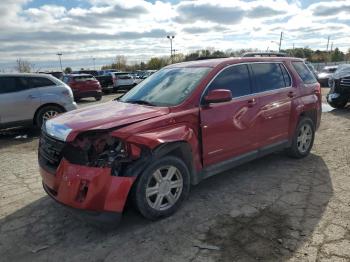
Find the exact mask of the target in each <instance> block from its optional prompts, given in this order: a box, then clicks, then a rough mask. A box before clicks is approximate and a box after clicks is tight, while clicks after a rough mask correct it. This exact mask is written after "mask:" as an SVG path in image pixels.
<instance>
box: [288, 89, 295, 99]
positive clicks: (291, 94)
mask: <svg viewBox="0 0 350 262" xmlns="http://www.w3.org/2000/svg"><path fill="white" fill-rule="evenodd" d="M287 96H288V97H290V98H293V97H295V93H294V92H293V91H290V92H288V94H287Z"/></svg>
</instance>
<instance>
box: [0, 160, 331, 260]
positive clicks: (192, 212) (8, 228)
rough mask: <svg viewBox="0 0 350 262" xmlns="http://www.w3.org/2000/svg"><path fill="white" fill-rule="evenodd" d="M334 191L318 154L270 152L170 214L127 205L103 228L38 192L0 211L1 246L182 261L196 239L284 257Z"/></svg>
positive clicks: (56, 254)
mask: <svg viewBox="0 0 350 262" xmlns="http://www.w3.org/2000/svg"><path fill="white" fill-rule="evenodd" d="M332 195H333V188H332V181H331V178H330V174H329V170H328V168H327V165H326V163H325V162H324V161H323V159H322V157H320V156H317V155H314V154H311V155H310V156H309V157H307V158H305V159H301V160H294V159H290V158H287V157H285V156H284V155H283V154H273V155H270V156H267V157H264V158H262V159H259V160H256V161H253V162H250V163H248V164H245V165H242V166H240V167H238V168H235V169H232V170H230V171H227V172H224V173H222V174H219V175H217V176H215V177H211V178H209V179H207V180H205V181H202V183H200V184H199V185H198V186H195V187H193V189H192V191H191V193H190V196H189V199H188V200H187V201H186V202H185V203H184V205H183V206H182V208H181V209H180V210H179V211H178V212H177V213H175V214H174V215H172V216H171V217H168V218H165V219H162V220H159V221H155V222H150V221H148V220H146V219H144V218H142V217H141V216H140V215H139V214H138V213H137V212H136V211H135V210H134V209H133V208H127V210H126V211H125V212H124V214H123V219H122V221H121V223H120V224H119V227H118V228H117V229H114V230H109V231H105V230H100V229H97V228H95V227H93V226H91V225H89V224H88V223H82V222H81V220H80V219H77V217H76V215H72V214H71V213H70V212H69V211H68V210H67V209H66V208H64V207H62V206H61V205H59V204H57V203H56V202H54V201H53V200H51V199H50V198H49V197H46V196H45V197H41V198H39V199H38V200H36V201H34V202H32V203H31V204H28V205H27V206H25V207H23V208H21V209H19V210H17V211H15V212H14V213H11V214H9V215H7V216H6V217H4V218H2V219H0V254H2V255H1V257H2V258H3V259H4V261H31V260H36V261H41V260H51V261H52V260H71V261H72V260H87V261H100V260H101V261H102V260H106V258H107V257H108V258H109V260H112V261H164V260H163V259H164V258H169V260H171V259H170V258H171V257H172V256H174V257H177V258H178V259H179V260H185V261H186V259H183V258H182V259H181V255H182V254H187V253H188V252H192V251H193V246H194V245H195V243H197V242H198V241H201V242H205V243H207V244H209V245H211V246H214V247H217V249H215V250H213V251H212V252H211V253H205V254H206V255H207V256H209V255H210V256H211V255H213V256H215V258H216V260H220V261H232V260H234V259H235V258H237V257H239V258H240V259H241V260H242V261H244V260H246V259H247V260H249V259H251V258H254V259H255V258H259V260H265V261H284V260H287V259H288V258H290V257H291V256H293V254H294V253H295V252H296V250H297V249H298V248H299V247H301V246H302V245H303V244H305V243H306V241H308V239H309V238H310V237H311V235H312V234H313V231H314V230H315V228H316V227H317V225H318V223H319V222H320V219H321V217H322V216H323V213H324V211H325V208H326V207H327V204H328V201H329V200H330V198H331V197H332ZM152 250H153V252H152ZM155 250H156V251H157V256H156V257H155V256H154V252H155ZM191 250H192V251H191ZM196 252H197V251H196ZM179 256H180V257H179ZM128 258H129V259H128ZM137 258H140V260H138V259H137ZM107 260H108V259H107ZM188 260H189V259H188ZM171 261H177V259H172V260H171Z"/></svg>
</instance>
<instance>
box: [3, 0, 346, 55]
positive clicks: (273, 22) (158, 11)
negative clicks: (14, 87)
mask: <svg viewBox="0 0 350 262" xmlns="http://www.w3.org/2000/svg"><path fill="white" fill-rule="evenodd" d="M29 2H30V1H29V0H1V1H0V30H1V34H0V55H1V57H2V61H4V62H6V61H8V62H9V61H15V60H16V59H17V58H18V57H23V58H28V59H31V60H34V62H35V61H42V60H51V59H55V54H56V52H57V51H61V52H63V53H64V58H65V59H66V60H69V59H88V58H89V57H91V56H94V57H96V58H101V59H102V58H106V57H110V58H111V59H112V57H114V56H115V55H119V54H124V55H127V56H130V60H137V61H139V60H140V59H147V58H149V57H150V56H156V55H166V54H168V53H169V40H168V39H166V35H167V34H170V33H171V34H174V35H176V37H175V39H174V46H175V48H176V49H177V50H179V51H180V52H183V53H187V52H190V51H193V49H194V48H205V47H210V46H211V47H215V48H217V49H235V48H237V49H238V48H258V49H262V50H265V49H266V48H267V47H268V46H269V48H270V49H272V48H274V49H276V45H275V44H273V43H271V41H272V40H274V41H277V40H278V38H279V34H280V32H281V31H283V32H284V35H285V37H284V41H283V47H291V46H292V45H293V43H294V44H296V46H299V47H300V46H306V45H309V46H310V47H312V48H324V46H325V44H324V42H325V39H326V38H327V37H328V35H331V37H332V40H333V41H334V46H339V47H340V48H341V49H343V50H345V49H347V48H348V47H349V46H347V44H348V43H349V36H348V32H349V31H350V26H349V25H350V20H349V17H350V16H349V12H350V4H349V1H328V2H319V3H316V4H312V5H310V6H309V7H307V8H304V9H303V8H302V6H303V5H302V3H301V2H300V1H299V0H294V1H287V0H265V1H258V0H255V1H249V2H246V1H243V0H222V1H211V0H197V1H182V2H180V3H178V4H172V3H170V2H163V1H156V2H155V3H150V2H146V1H144V0H130V1H122V0H89V3H90V4H91V6H88V7H84V5H79V7H74V8H67V7H64V6H59V5H43V6H40V7H36V8H25V9H24V7H25V6H26V5H25V4H28V3H29Z"/></svg>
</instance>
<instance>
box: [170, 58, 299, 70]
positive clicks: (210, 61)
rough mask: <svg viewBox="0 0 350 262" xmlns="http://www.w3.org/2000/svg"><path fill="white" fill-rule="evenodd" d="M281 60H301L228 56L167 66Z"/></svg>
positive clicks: (199, 65)
mask: <svg viewBox="0 0 350 262" xmlns="http://www.w3.org/2000/svg"><path fill="white" fill-rule="evenodd" d="M283 61H303V60H302V59H301V58H296V57H228V58H217V59H207V60H196V61H189V62H183V63H178V64H172V65H169V66H167V67H168V68H175V67H217V66H222V65H229V64H238V63H248V62H283Z"/></svg>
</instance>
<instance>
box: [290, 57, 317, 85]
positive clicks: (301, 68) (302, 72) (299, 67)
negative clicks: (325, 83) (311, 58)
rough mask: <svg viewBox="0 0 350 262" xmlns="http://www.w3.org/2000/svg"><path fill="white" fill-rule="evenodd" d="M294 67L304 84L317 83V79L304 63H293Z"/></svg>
mask: <svg viewBox="0 0 350 262" xmlns="http://www.w3.org/2000/svg"><path fill="white" fill-rule="evenodd" d="M292 65H293V67H294V69H295V71H297V73H298V75H299V76H300V78H301V80H303V82H304V84H314V83H317V80H316V78H315V77H314V75H313V74H312V73H311V71H310V70H309V68H307V66H306V65H305V64H304V62H301V61H298V62H292Z"/></svg>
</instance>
